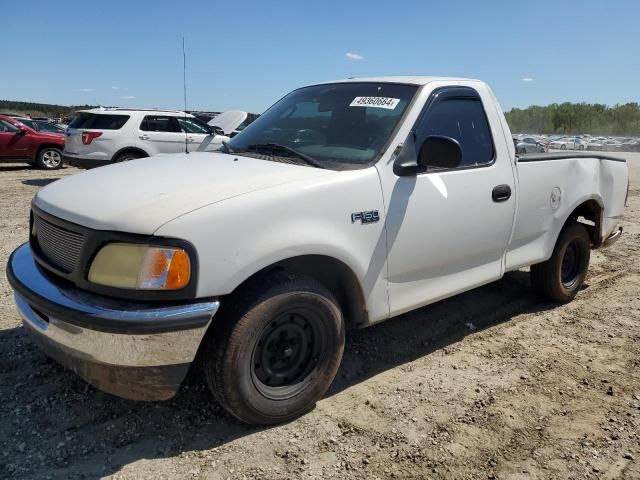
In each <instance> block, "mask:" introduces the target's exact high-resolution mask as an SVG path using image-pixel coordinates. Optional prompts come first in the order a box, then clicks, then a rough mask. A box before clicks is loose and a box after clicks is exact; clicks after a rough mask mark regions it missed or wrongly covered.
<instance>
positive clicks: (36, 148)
mask: <svg viewBox="0 0 640 480" xmlns="http://www.w3.org/2000/svg"><path fill="white" fill-rule="evenodd" d="M63 147H64V136H63V135H61V134H59V133H51V132H44V131H37V130H34V129H32V128H31V127H29V126H27V125H25V124H24V123H22V121H18V120H17V119H15V118H13V117H9V116H6V115H0V159H3V160H24V161H26V162H27V163H29V164H31V165H37V166H38V167H40V168H42V169H44V170H55V169H57V168H60V167H61V166H62V149H63Z"/></svg>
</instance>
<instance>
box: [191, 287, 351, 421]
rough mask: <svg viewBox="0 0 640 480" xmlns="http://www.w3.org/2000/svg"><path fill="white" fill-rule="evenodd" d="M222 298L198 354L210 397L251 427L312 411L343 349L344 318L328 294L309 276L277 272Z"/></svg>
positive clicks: (322, 393) (329, 382)
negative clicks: (223, 301) (225, 301)
mask: <svg viewBox="0 0 640 480" xmlns="http://www.w3.org/2000/svg"><path fill="white" fill-rule="evenodd" d="M229 301H230V302H232V305H230V306H229V305H227V307H228V308H227V310H226V311H225V312H224V313H223V312H221V313H223V318H222V319H221V320H222V322H221V323H220V324H217V325H213V326H212V328H213V329H214V330H212V331H211V333H210V335H208V337H207V339H206V340H205V342H206V343H205V344H204V351H203V352H202V354H203V367H204V374H205V378H206V381H207V384H208V386H209V388H210V390H211V391H212V393H213V394H214V396H215V397H216V399H217V400H218V401H219V402H220V404H221V405H222V406H223V407H224V408H225V409H226V410H227V411H229V412H230V413H231V414H232V415H234V416H235V417H237V418H238V419H240V420H242V421H243V422H246V423H249V424H252V425H272V424H277V423H282V422H287V421H289V420H292V419H294V418H296V417H298V416H300V415H302V414H304V413H306V412H308V411H309V410H311V409H312V408H313V407H314V406H315V404H316V402H317V401H318V400H319V399H320V398H322V396H323V395H324V393H325V392H326V391H327V389H328V388H329V386H330V385H331V382H332V381H333V379H334V377H335V375H336V372H337V371H338V367H339V366H340V361H341V360H342V353H343V351H344V342H345V327H344V321H343V316H342V312H341V310H340V307H339V305H338V302H337V301H336V299H335V298H334V297H333V295H332V294H331V292H330V291H329V290H328V289H327V288H325V287H324V286H323V285H321V284H319V283H318V282H316V281H315V280H313V279H312V278H309V277H302V276H293V275H285V274H276V275H274V276H271V277H264V278H263V279H262V281H260V282H254V283H253V285H250V286H247V287H246V288H245V289H244V290H243V291H242V292H241V293H240V294H236V295H233V296H232V297H231V298H229ZM215 320H218V319H217V318H216V319H215ZM214 323H216V322H215V321H214Z"/></svg>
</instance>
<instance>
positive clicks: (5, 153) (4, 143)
mask: <svg viewBox="0 0 640 480" xmlns="http://www.w3.org/2000/svg"><path fill="white" fill-rule="evenodd" d="M27 137H28V134H27V133H20V129H19V128H18V127H16V126H15V125H14V124H13V123H11V122H8V121H7V120H4V119H0V157H2V158H25V157H29V156H30V155H29V153H30V151H29V150H30V149H29V146H30V143H31V142H30V141H29V139H28V138H27Z"/></svg>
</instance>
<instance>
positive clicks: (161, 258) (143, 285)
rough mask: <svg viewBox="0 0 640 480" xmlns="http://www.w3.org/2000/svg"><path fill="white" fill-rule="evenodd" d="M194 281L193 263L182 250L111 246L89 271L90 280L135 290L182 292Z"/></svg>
mask: <svg viewBox="0 0 640 480" xmlns="http://www.w3.org/2000/svg"><path fill="white" fill-rule="evenodd" d="M190 278H191V261H190V259H189V255H188V254H187V252H186V251H184V250H183V249H182V248H176V247H155V246H151V245H139V244H135V243H109V244H107V245H106V246H104V247H102V249H101V250H100V251H99V252H98V254H97V255H96V257H95V259H94V260H93V262H92V263H91V268H90V269H89V281H90V282H93V283H96V284H98V285H105V286H107V287H116V288H130V289H136V290H179V289H181V288H184V287H185V286H187V285H188V283H189V279H190Z"/></svg>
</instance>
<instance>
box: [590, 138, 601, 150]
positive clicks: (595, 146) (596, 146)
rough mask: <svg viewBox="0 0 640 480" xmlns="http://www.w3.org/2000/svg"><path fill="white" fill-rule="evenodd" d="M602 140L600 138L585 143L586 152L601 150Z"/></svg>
mask: <svg viewBox="0 0 640 480" xmlns="http://www.w3.org/2000/svg"><path fill="white" fill-rule="evenodd" d="M603 142H604V140H603V139H601V138H591V139H590V140H589V141H587V150H597V151H599V150H602V145H603Z"/></svg>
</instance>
